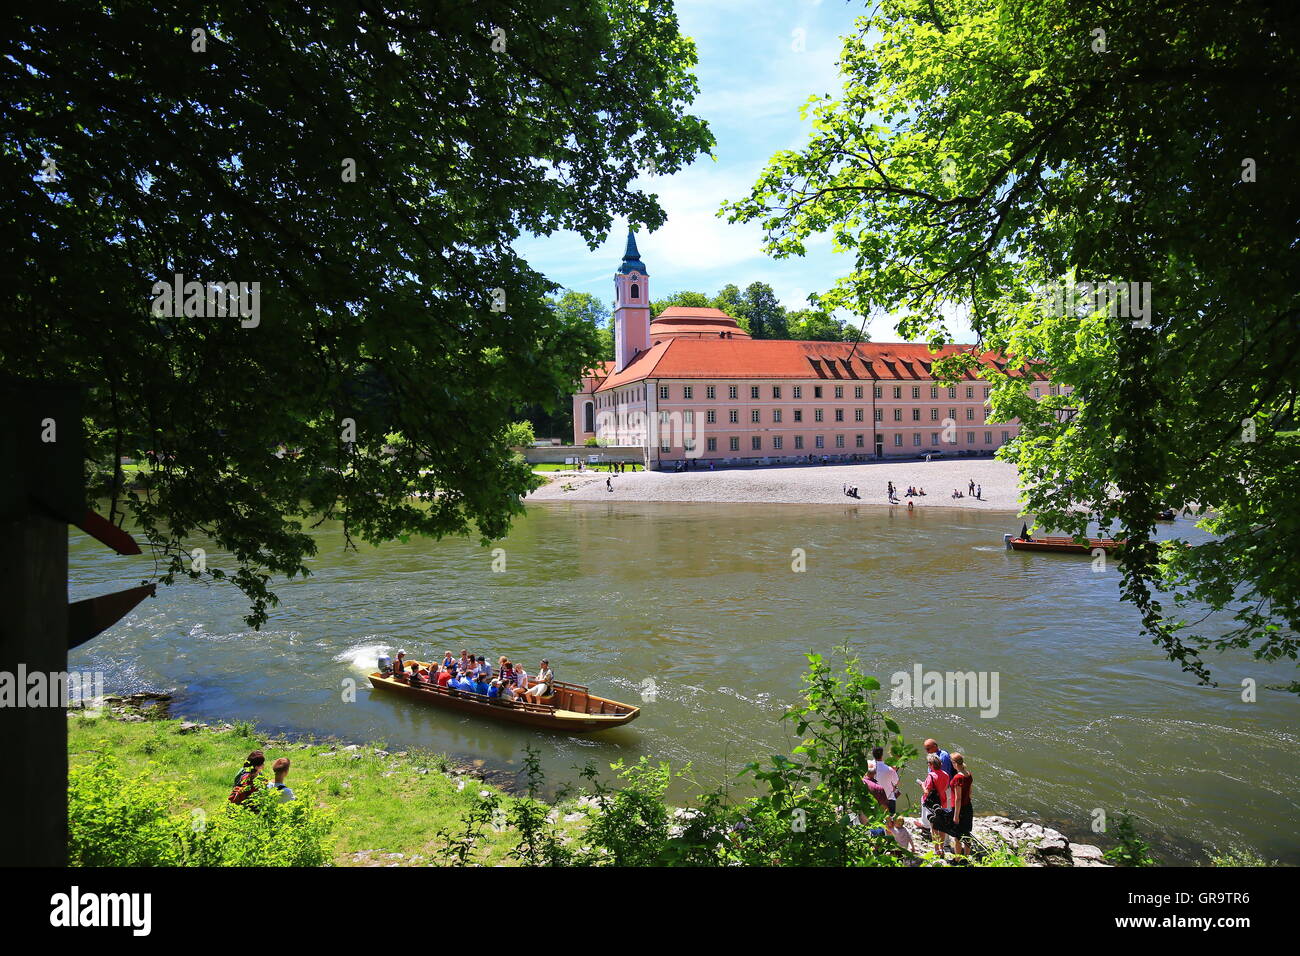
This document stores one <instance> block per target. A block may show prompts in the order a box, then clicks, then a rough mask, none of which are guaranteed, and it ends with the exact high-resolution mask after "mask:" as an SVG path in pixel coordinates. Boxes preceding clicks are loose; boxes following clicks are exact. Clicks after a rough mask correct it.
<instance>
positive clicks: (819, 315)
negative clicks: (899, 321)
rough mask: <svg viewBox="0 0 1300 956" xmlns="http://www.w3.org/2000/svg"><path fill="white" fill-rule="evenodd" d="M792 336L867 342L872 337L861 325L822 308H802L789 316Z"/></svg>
mask: <svg viewBox="0 0 1300 956" xmlns="http://www.w3.org/2000/svg"><path fill="white" fill-rule="evenodd" d="M788 321H789V323H790V338H792V339H800V340H803V341H806V342H866V341H868V340H869V339H870V338H871V337H870V336H869V335H868V334H867V333H866V331H865V330H862V329H861V328H860V327H853V326H850V325H848V324H847V323H845V322H842V321H840V320H839V319H837V318H835V317H834V316H833V315H831V314H830V313H828V312H823V311H822V310H821V309H800V310H799V311H797V312H791V313H790V315H789V316H788Z"/></svg>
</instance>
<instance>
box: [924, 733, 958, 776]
mask: <svg viewBox="0 0 1300 956" xmlns="http://www.w3.org/2000/svg"><path fill="white" fill-rule="evenodd" d="M924 747H925V752H926V753H927V754H933V755H934V756H936V757H938V758H939V763H940V766H941V768H942V770H943V772H944V773H946V774H947V775H948V776H949V777H951V776H952V775H953V769H952V758H951V757H949V756H948V751H946V750H944V749H943V748H941V747H940V746H939V744H938V743H936V742H935V740H934V738H933V737H930V738H927V739H926V741H925V744H924Z"/></svg>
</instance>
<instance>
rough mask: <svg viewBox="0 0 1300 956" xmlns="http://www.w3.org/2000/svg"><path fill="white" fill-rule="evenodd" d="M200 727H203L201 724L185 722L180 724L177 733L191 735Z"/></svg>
mask: <svg viewBox="0 0 1300 956" xmlns="http://www.w3.org/2000/svg"><path fill="white" fill-rule="evenodd" d="M202 727H203V725H202V724H196V723H194V722H193V721H189V720H186V721H183V722H182V723H181V728H180V730H179V731H178V733H182V734H191V733H193V732H194V731H196V730H199V729H200V728H202Z"/></svg>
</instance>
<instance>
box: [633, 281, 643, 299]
mask: <svg viewBox="0 0 1300 956" xmlns="http://www.w3.org/2000/svg"><path fill="white" fill-rule="evenodd" d="M640 294H641V290H640V288H638V286H637V284H636V283H635V282H633V283H632V298H634V299H635V298H636V297H637V296H638V295H640Z"/></svg>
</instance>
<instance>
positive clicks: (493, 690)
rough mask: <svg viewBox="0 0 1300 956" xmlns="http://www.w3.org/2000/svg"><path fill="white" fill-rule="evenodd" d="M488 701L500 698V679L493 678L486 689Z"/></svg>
mask: <svg viewBox="0 0 1300 956" xmlns="http://www.w3.org/2000/svg"><path fill="white" fill-rule="evenodd" d="M487 695H488V700H496V699H497V698H499V697H500V696H501V678H500V677H494V678H492V682H491V683H490V684H488V688H487Z"/></svg>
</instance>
